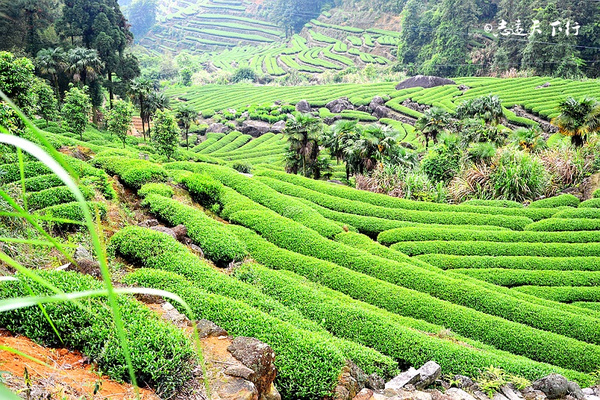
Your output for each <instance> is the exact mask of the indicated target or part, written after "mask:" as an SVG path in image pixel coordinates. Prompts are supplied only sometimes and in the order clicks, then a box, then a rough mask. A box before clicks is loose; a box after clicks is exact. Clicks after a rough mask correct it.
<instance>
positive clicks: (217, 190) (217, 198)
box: [181, 174, 224, 206]
mask: <svg viewBox="0 0 600 400" xmlns="http://www.w3.org/2000/svg"><path fill="white" fill-rule="evenodd" d="M181 182H182V183H183V184H184V185H185V186H186V188H187V190H188V191H189V192H190V194H191V195H192V197H193V198H194V200H196V201H197V202H198V203H200V204H202V205H204V206H210V205H212V204H221V196H222V195H223V190H224V186H223V184H222V183H221V182H220V181H218V180H216V179H215V178H213V177H212V176H210V175H207V174H190V175H186V176H184V177H183V179H182V180H181Z"/></svg>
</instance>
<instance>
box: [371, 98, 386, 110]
mask: <svg viewBox="0 0 600 400" xmlns="http://www.w3.org/2000/svg"><path fill="white" fill-rule="evenodd" d="M384 104H385V100H383V98H382V97H381V96H375V97H373V100H371V102H370V103H369V107H371V109H372V110H374V109H376V108H377V107H378V106H382V105H384Z"/></svg>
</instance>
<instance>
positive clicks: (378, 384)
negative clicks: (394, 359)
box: [365, 372, 385, 390]
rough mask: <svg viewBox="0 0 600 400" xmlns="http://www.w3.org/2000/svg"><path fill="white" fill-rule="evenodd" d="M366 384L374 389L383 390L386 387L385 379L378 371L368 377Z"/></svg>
mask: <svg viewBox="0 0 600 400" xmlns="http://www.w3.org/2000/svg"><path fill="white" fill-rule="evenodd" d="M365 386H366V387H367V388H368V389H373V390H383V389H385V380H384V379H383V378H382V377H380V376H379V375H377V374H376V373H374V372H373V373H372V374H371V375H369V376H368V377H367V381H366V382H365Z"/></svg>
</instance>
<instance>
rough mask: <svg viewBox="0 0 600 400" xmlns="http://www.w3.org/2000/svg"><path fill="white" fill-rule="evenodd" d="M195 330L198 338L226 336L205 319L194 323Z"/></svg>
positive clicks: (225, 332)
mask: <svg viewBox="0 0 600 400" xmlns="http://www.w3.org/2000/svg"><path fill="white" fill-rule="evenodd" d="M196 330H197V331H198V336H199V337H201V338H205V337H219V336H227V335H228V334H227V331H226V330H225V329H223V328H221V327H220V326H219V325H217V324H215V323H214V322H212V321H209V320H207V319H201V320H200V321H198V322H196Z"/></svg>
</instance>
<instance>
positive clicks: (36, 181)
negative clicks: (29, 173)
mask: <svg viewBox="0 0 600 400" xmlns="http://www.w3.org/2000/svg"><path fill="white" fill-rule="evenodd" d="M23 183H24V184H25V191H27V192H39V191H40V190H44V189H50V188H53V187H56V186H63V185H64V184H65V183H64V182H63V181H62V180H61V179H60V178H59V177H58V176H57V175H54V174H46V175H40V176H34V177H31V178H27V179H25V180H24V181H23ZM14 184H15V185H18V186H19V187H21V182H20V181H15V182H14Z"/></svg>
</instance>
